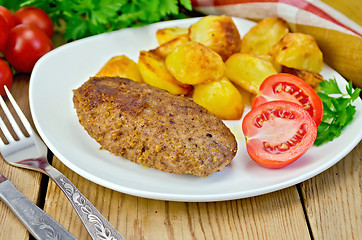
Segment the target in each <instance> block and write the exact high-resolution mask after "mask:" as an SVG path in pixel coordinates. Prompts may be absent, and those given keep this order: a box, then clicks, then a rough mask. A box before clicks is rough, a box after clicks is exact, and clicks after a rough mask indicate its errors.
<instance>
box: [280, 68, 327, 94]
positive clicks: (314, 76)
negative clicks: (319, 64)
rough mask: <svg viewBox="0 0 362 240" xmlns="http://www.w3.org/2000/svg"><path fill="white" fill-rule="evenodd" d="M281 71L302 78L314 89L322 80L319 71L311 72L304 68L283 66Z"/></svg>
mask: <svg viewBox="0 0 362 240" xmlns="http://www.w3.org/2000/svg"><path fill="white" fill-rule="evenodd" d="M283 72H285V73H289V74H292V75H295V76H297V77H299V78H301V79H303V80H304V81H305V82H306V83H308V84H309V85H310V86H311V87H312V88H314V89H316V88H318V87H319V83H320V82H322V81H323V80H324V79H323V76H322V75H320V74H319V73H312V72H308V71H304V70H298V69H294V68H288V67H283Z"/></svg>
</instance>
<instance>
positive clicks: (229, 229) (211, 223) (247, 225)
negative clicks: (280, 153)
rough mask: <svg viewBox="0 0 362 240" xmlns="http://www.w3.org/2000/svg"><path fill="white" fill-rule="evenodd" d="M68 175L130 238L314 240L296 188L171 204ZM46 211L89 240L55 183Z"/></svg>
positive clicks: (65, 170) (61, 167) (56, 163)
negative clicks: (224, 198) (256, 195)
mask: <svg viewBox="0 0 362 240" xmlns="http://www.w3.org/2000/svg"><path fill="white" fill-rule="evenodd" d="M53 165H54V166H55V167H56V168H57V169H59V170H60V171H61V172H63V173H64V174H65V175H66V176H67V177H68V178H69V179H70V180H71V181H72V182H73V183H74V184H75V185H76V186H77V187H78V189H79V190H80V191H81V192H82V193H83V194H84V195H85V196H86V197H87V198H88V199H89V200H90V201H91V202H92V203H93V204H94V205H95V207H97V209H98V210H99V211H100V212H101V213H102V214H103V215H104V216H105V217H106V218H107V219H108V220H109V221H110V222H111V223H112V225H114V226H115V227H116V229H118V231H119V232H120V233H121V234H122V235H123V236H125V237H126V238H127V239H129V240H132V239H147V240H153V239H288V238H289V237H290V236H295V237H296V239H309V232H308V227H307V224H306V221H305V217H304V213H303V207H302V205H301V201H300V199H299V195H298V192H297V189H296V187H291V188H287V189H285V190H281V191H277V192H274V193H271V194H266V195H262V196H258V197H252V198H246V199H240V200H233V201H223V202H208V203H206V202H170V201H160V200H151V199H145V198H139V197H135V196H130V195H127V194H123V193H119V192H116V191H112V190H110V189H107V188H104V187H101V186H99V185H97V184H94V183H92V182H90V181H88V180H86V179H84V178H82V177H80V176H79V175H77V174H75V173H74V172H72V171H71V170H70V169H68V168H67V167H66V166H64V165H63V164H62V163H61V162H60V161H59V160H58V159H57V158H54V162H53ZM45 211H46V212H47V213H49V215H50V216H52V217H54V218H55V219H56V220H58V221H59V222H60V223H61V224H62V225H63V226H65V227H66V228H67V229H69V230H70V231H71V232H72V233H73V234H74V235H75V236H76V237H79V238H80V239H89V237H88V235H87V232H86V230H85V228H84V227H83V226H82V225H81V222H80V220H79V219H78V217H77V215H76V213H75V211H74V210H73V209H72V207H71V205H70V203H69V202H68V200H67V199H66V197H65V195H64V194H63V193H61V192H60V190H59V189H58V187H57V186H56V185H55V184H54V183H53V182H50V184H49V187H48V191H47V196H46V204H45Z"/></svg>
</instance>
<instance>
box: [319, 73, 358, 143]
mask: <svg viewBox="0 0 362 240" xmlns="http://www.w3.org/2000/svg"><path fill="white" fill-rule="evenodd" d="M320 86H321V89H320V91H319V92H318V96H319V97H320V98H321V100H322V102H323V108H324V113H323V120H322V122H321V124H320V125H319V126H318V128H317V138H316V140H315V142H314V144H315V145H317V146H319V145H321V144H323V143H325V142H328V141H332V140H333V139H335V138H336V137H339V136H340V135H341V132H342V129H343V128H345V127H346V126H347V125H348V124H349V123H351V122H352V120H353V116H354V115H355V113H356V107H355V106H354V105H352V103H353V101H355V100H356V99H357V98H358V97H359V94H360V92H361V89H359V88H356V89H353V85H352V82H349V83H348V85H347V86H346V91H347V93H342V91H341V90H340V88H339V86H338V84H337V81H336V79H329V80H325V81H323V82H321V84H320Z"/></svg>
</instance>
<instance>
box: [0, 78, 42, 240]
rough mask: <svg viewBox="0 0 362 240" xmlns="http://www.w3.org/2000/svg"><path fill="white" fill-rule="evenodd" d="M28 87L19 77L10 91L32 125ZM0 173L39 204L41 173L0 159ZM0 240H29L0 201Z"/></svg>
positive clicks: (14, 217) (24, 231) (22, 228)
mask: <svg viewBox="0 0 362 240" xmlns="http://www.w3.org/2000/svg"><path fill="white" fill-rule="evenodd" d="M28 86H29V77H28V76H27V75H21V76H18V77H17V78H16V79H14V83H13V86H12V87H11V89H10V90H11V92H12V95H13V97H14V98H15V100H16V101H17V103H18V105H19V106H20V108H21V109H22V110H23V112H24V114H25V116H26V117H27V118H28V119H29V122H31V124H32V125H33V123H32V120H31V114H30V108H29V100H28V99H29V98H28V89H29V88H28ZM3 116H4V114H3V112H2V110H1V117H3ZM0 172H1V173H2V174H3V175H4V176H5V177H7V178H8V179H9V180H10V181H11V182H12V183H13V184H14V186H15V187H16V188H17V189H18V190H19V191H20V192H22V193H23V194H24V195H25V196H26V197H28V198H29V199H30V200H31V201H32V202H34V203H38V202H39V192H40V182H41V178H42V174H41V173H38V172H35V171H31V170H26V169H21V168H17V167H13V166H11V165H9V164H7V163H6V162H5V160H3V159H2V157H1V160H0ZM0 239H17V240H22V239H29V233H28V231H27V230H26V228H25V227H24V226H23V225H22V224H21V222H20V221H19V220H18V219H17V218H16V216H15V215H14V214H13V213H12V212H11V211H10V210H9V208H8V207H7V206H6V205H5V204H4V203H3V202H2V201H0Z"/></svg>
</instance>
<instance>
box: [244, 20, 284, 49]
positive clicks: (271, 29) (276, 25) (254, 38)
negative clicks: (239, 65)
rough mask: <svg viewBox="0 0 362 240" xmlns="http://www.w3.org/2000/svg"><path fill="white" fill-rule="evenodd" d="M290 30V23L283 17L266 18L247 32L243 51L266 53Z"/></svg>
mask: <svg viewBox="0 0 362 240" xmlns="http://www.w3.org/2000/svg"><path fill="white" fill-rule="evenodd" d="M288 32H289V27H288V23H287V22H286V21H284V20H283V19H281V18H265V19H263V20H261V21H260V22H258V24H257V25H255V26H254V27H252V28H251V29H250V30H249V32H247V33H246V34H245V36H244V37H243V39H242V41H241V52H242V53H253V54H256V55H266V54H268V52H269V51H270V49H271V48H272V47H273V46H274V45H275V44H276V43H278V42H279V41H280V39H282V38H283V37H284V36H285V35H286V34H287V33H288Z"/></svg>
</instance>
